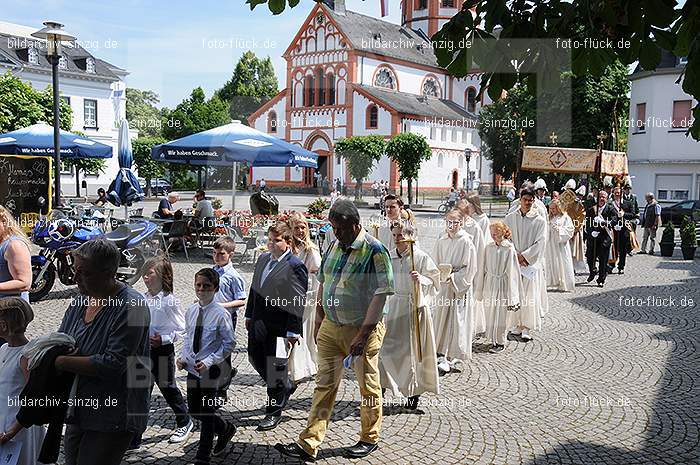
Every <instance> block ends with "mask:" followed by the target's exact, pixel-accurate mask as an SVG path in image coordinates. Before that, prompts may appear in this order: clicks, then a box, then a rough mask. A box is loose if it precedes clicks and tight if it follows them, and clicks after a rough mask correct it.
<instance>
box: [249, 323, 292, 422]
mask: <svg viewBox="0 0 700 465" xmlns="http://www.w3.org/2000/svg"><path fill="white" fill-rule="evenodd" d="M276 347H277V336H272V335H268V334H267V330H266V328H265V324H264V323H263V322H262V321H254V322H253V328H252V330H251V331H250V332H249V333H248V360H249V361H250V364H251V365H253V368H255V371H257V372H258V374H259V375H260V376H261V377H262V379H263V380H264V381H265V383H266V384H267V405H266V406H265V413H266V414H267V415H273V416H280V415H282V410H283V409H284V407H286V405H287V401H289V395H290V393H291V391H292V380H291V379H290V378H289V371H288V369H287V364H288V361H287V359H286V358H277V357H275V349H276Z"/></svg>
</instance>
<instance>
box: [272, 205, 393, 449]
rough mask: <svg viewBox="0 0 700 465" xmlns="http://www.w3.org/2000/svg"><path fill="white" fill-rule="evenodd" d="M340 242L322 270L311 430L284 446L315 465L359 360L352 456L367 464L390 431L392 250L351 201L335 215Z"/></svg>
mask: <svg viewBox="0 0 700 465" xmlns="http://www.w3.org/2000/svg"><path fill="white" fill-rule="evenodd" d="M328 217H329V220H330V222H331V225H332V226H333V232H334V234H335V236H336V237H337V241H336V242H335V243H334V244H333V245H331V247H330V249H329V250H328V251H327V252H326V254H325V256H324V257H323V261H322V262H321V269H320V270H319V274H318V275H319V281H320V283H321V286H320V287H319V295H318V297H317V302H316V326H315V328H314V329H315V331H314V337H315V339H316V343H317V345H318V374H317V377H316V388H315V389H314V395H313V400H312V403H311V411H310V412H309V419H308V421H307V425H306V429H304V431H303V432H302V433H301V434H300V435H299V440H298V442H296V443H292V444H288V445H283V444H277V445H276V446H275V448H276V449H277V450H279V451H280V452H281V453H282V454H284V455H287V456H290V457H296V458H299V459H301V460H302V461H307V462H313V461H315V458H316V453H317V452H318V448H319V446H320V445H321V442H322V441H323V438H324V436H325V434H326V429H327V427H328V421H329V419H330V417H331V413H332V411H333V405H334V404H335V397H336V394H337V392H338V386H339V385H340V380H341V379H342V377H343V368H344V367H343V360H344V359H346V358H347V357H348V356H352V358H351V359H350V363H351V366H352V369H353V370H354V371H355V375H356V377H357V382H358V384H359V385H360V392H361V393H362V403H361V405H360V418H361V432H360V440H359V442H358V443H357V444H355V445H354V446H352V447H349V448H348V449H347V456H348V457H351V458H361V457H365V456H367V455H369V454H370V453H371V452H373V451H374V450H376V448H377V443H378V442H379V430H380V428H381V423H382V389H381V385H380V383H379V367H378V364H379V350H380V349H381V346H382V341H383V339H384V333H385V328H384V321H383V318H384V314H385V308H384V303H385V301H386V298H387V296H389V295H391V294H393V293H394V276H393V273H392V269H391V259H390V258H389V253H388V252H387V250H386V248H385V247H384V246H383V245H382V243H381V242H379V241H378V240H377V239H375V238H374V237H372V236H370V235H369V234H367V232H366V231H365V230H364V229H363V228H362V226H360V213H359V212H358V210H357V207H355V204H353V203H352V202H351V201H350V200H347V199H339V200H337V201H336V202H335V203H334V204H333V207H331V210H330V213H329V215H328Z"/></svg>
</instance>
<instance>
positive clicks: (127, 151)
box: [107, 119, 144, 207]
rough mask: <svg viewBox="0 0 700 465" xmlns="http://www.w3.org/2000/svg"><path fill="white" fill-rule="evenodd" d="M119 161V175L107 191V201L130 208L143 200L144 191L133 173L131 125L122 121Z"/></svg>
mask: <svg viewBox="0 0 700 465" xmlns="http://www.w3.org/2000/svg"><path fill="white" fill-rule="evenodd" d="M117 160H118V161H119V173H118V174H117V177H116V178H115V179H114V181H112V184H110V185H109V189H108V190H107V199H108V200H109V201H110V202H111V203H113V204H114V205H116V206H117V207H118V206H120V205H124V207H127V206H130V205H131V204H133V203H135V202H140V201H141V200H143V197H144V195H143V190H142V189H141V186H140V185H139V182H138V179H136V176H134V173H133V172H132V171H131V165H132V163H133V161H134V156H133V153H132V150H131V140H130V139H129V123H128V122H127V121H126V120H124V119H123V120H121V122H120V125H119V150H118V155H117Z"/></svg>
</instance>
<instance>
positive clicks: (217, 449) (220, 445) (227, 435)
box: [211, 421, 236, 456]
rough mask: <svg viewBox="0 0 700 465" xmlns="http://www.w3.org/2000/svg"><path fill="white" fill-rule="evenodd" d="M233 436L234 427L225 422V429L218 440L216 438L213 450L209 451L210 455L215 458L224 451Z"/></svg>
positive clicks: (234, 432)
mask: <svg viewBox="0 0 700 465" xmlns="http://www.w3.org/2000/svg"><path fill="white" fill-rule="evenodd" d="M234 434H236V425H234V424H233V423H231V422H230V421H227V422H226V429H225V430H224V432H223V433H221V434H220V435H219V437H218V438H216V444H214V449H213V450H212V451H211V455H213V456H217V455H219V454H221V453H222V452H223V451H224V450H226V446H228V443H229V441H230V440H231V438H232V437H233V435H234Z"/></svg>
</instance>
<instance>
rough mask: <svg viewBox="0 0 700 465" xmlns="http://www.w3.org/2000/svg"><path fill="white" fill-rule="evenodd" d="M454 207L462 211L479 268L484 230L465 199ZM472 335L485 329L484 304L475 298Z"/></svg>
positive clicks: (482, 252) (465, 227)
mask: <svg viewBox="0 0 700 465" xmlns="http://www.w3.org/2000/svg"><path fill="white" fill-rule="evenodd" d="M455 208H456V209H457V210H459V211H460V212H461V213H462V221H463V222H464V226H462V229H464V230H465V231H466V232H467V233H468V234H469V237H471V238H472V242H473V243H474V248H475V249H476V267H477V269H480V268H481V267H482V266H483V264H484V246H485V245H486V241H485V240H484V231H483V230H482V229H481V226H479V223H477V222H476V221H475V220H474V219H473V218H472V217H471V212H472V209H471V207H470V204H469V202H467V201H466V200H458V201H457V203H456V204H455ZM472 330H473V332H474V336H476V335H477V334H483V333H484V332H485V331H486V319H485V317H484V306H483V305H482V304H481V302H480V301H479V300H478V299H476V300H475V302H474V324H473V326H472Z"/></svg>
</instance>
